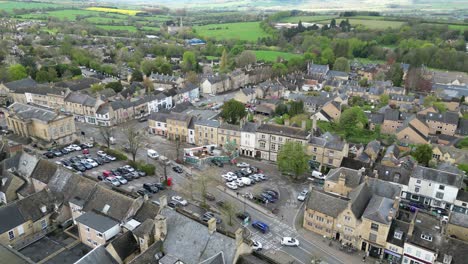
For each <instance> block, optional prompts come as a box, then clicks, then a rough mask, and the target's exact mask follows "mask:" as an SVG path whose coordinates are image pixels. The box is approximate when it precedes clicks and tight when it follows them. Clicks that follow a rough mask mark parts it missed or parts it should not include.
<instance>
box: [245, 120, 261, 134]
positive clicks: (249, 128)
mask: <svg viewBox="0 0 468 264" xmlns="http://www.w3.org/2000/svg"><path fill="white" fill-rule="evenodd" d="M257 127H258V124H256V123H253V122H245V123H244V125H243V126H242V128H241V131H242V132H247V133H255V132H257Z"/></svg>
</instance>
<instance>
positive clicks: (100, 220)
mask: <svg viewBox="0 0 468 264" xmlns="http://www.w3.org/2000/svg"><path fill="white" fill-rule="evenodd" d="M75 220H76V222H78V223H80V224H83V225H85V226H87V227H89V228H92V229H94V230H96V231H99V232H100V233H104V232H106V231H107V230H109V229H111V228H112V227H114V226H116V225H118V224H119V223H118V222H117V221H115V220H113V219H111V218H110V217H107V216H105V215H102V214H97V213H95V212H93V211H89V212H86V213H84V214H82V215H80V216H79V217H77V218H76V219H75Z"/></svg>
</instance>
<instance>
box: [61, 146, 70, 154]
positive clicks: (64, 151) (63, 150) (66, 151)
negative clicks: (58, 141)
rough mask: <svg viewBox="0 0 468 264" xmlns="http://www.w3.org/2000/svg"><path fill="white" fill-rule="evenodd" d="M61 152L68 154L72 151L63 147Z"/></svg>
mask: <svg viewBox="0 0 468 264" xmlns="http://www.w3.org/2000/svg"><path fill="white" fill-rule="evenodd" d="M60 152H62V154H63V155H67V154H68V153H70V151H68V150H67V149H65V148H63V149H61V150H60Z"/></svg>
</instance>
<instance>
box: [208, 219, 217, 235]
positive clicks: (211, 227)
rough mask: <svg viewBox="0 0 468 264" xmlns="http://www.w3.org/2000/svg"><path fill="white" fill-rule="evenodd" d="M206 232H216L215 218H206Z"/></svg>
mask: <svg viewBox="0 0 468 264" xmlns="http://www.w3.org/2000/svg"><path fill="white" fill-rule="evenodd" d="M208 232H209V233H210V235H211V234H213V233H214V232H216V218H214V217H212V218H211V219H210V220H208Z"/></svg>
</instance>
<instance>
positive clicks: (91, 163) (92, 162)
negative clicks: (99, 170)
mask: <svg viewBox="0 0 468 264" xmlns="http://www.w3.org/2000/svg"><path fill="white" fill-rule="evenodd" d="M86 162H87V163H89V164H90V165H91V166H93V167H94V168H96V167H97V166H99V164H98V163H97V162H96V161H94V160H93V159H86Z"/></svg>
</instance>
